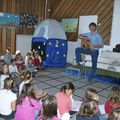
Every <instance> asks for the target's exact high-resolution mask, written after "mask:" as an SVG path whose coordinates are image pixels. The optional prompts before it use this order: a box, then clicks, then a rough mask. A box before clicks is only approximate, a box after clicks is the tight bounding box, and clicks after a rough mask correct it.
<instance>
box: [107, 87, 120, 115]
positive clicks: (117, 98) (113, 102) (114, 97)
mask: <svg viewBox="0 0 120 120" xmlns="http://www.w3.org/2000/svg"><path fill="white" fill-rule="evenodd" d="M119 91H120V90H119V88H117V87H112V89H111V91H110V93H109V96H108V99H107V101H106V103H105V112H106V113H107V114H110V113H111V112H112V110H113V109H114V108H118V107H120V93H119Z"/></svg>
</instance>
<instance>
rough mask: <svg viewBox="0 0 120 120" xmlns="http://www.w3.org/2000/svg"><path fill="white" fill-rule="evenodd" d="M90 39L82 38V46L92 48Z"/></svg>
mask: <svg viewBox="0 0 120 120" xmlns="http://www.w3.org/2000/svg"><path fill="white" fill-rule="evenodd" d="M90 44H91V43H90V41H89V40H87V39H84V38H83V39H82V40H81V47H82V48H85V49H90Z"/></svg>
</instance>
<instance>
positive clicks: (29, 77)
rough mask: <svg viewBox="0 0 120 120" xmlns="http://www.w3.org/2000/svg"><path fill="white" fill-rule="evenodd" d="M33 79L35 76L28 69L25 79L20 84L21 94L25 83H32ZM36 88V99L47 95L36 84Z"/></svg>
mask: <svg viewBox="0 0 120 120" xmlns="http://www.w3.org/2000/svg"><path fill="white" fill-rule="evenodd" d="M32 80H33V77H32V74H31V72H29V71H26V72H25V73H24V80H23V82H21V84H20V86H19V95H20V94H21V91H22V89H23V86H24V85H25V84H27V83H31V81H32ZM34 90H35V91H34V92H35V97H36V99H38V100H40V99H42V98H43V97H45V96H46V95H47V93H46V92H44V91H42V90H40V89H38V88H37V87H36V86H35V85H34Z"/></svg>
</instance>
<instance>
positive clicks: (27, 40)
mask: <svg viewBox="0 0 120 120" xmlns="http://www.w3.org/2000/svg"><path fill="white" fill-rule="evenodd" d="M31 43H32V35H16V50H20V51H21V53H22V55H23V56H26V53H27V52H28V51H30V50H31Z"/></svg>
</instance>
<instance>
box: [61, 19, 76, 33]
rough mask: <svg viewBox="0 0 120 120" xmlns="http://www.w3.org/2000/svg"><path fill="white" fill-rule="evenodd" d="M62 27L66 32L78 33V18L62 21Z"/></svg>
mask: <svg viewBox="0 0 120 120" xmlns="http://www.w3.org/2000/svg"><path fill="white" fill-rule="evenodd" d="M61 25H62V27H63V29H64V31H65V32H76V31H77V29H78V18H68V19H62V22H61Z"/></svg>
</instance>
